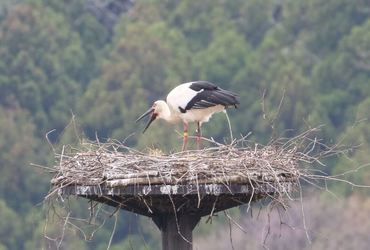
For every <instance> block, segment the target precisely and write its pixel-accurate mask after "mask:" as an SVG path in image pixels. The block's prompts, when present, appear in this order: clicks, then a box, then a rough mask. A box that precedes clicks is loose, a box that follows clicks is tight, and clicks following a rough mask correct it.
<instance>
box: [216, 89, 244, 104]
mask: <svg viewBox="0 0 370 250" xmlns="http://www.w3.org/2000/svg"><path fill="white" fill-rule="evenodd" d="M215 95H217V98H218V99H219V100H220V104H221V105H224V106H225V107H229V106H234V107H235V108H238V105H239V100H238V98H239V95H238V94H236V93H234V92H231V91H228V90H224V89H219V90H217V91H216V92H215Z"/></svg>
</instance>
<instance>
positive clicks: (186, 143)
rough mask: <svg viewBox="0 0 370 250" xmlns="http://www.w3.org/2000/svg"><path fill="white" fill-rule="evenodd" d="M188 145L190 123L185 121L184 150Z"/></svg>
mask: <svg viewBox="0 0 370 250" xmlns="http://www.w3.org/2000/svg"><path fill="white" fill-rule="evenodd" d="M187 146H188V124H187V123H185V122H184V139H183V143H182V151H185V150H186V148H187Z"/></svg>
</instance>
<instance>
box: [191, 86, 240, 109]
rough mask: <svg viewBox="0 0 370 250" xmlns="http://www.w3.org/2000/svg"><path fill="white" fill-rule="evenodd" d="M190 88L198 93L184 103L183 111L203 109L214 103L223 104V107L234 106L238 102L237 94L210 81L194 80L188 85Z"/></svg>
mask: <svg viewBox="0 0 370 250" xmlns="http://www.w3.org/2000/svg"><path fill="white" fill-rule="evenodd" d="M190 88H191V89H192V90H194V91H198V92H199V93H198V94H197V95H196V96H194V97H193V99H191V100H190V102H189V103H188V104H187V105H186V107H185V111H186V110H190V109H204V108H209V107H213V106H216V105H223V106H225V107H229V106H234V107H235V108H236V107H237V105H238V104H239V101H238V99H237V98H238V95H237V94H235V93H233V92H231V91H228V90H223V89H221V88H219V87H218V86H217V85H215V84H213V83H210V82H206V81H199V82H194V83H192V84H191V85H190Z"/></svg>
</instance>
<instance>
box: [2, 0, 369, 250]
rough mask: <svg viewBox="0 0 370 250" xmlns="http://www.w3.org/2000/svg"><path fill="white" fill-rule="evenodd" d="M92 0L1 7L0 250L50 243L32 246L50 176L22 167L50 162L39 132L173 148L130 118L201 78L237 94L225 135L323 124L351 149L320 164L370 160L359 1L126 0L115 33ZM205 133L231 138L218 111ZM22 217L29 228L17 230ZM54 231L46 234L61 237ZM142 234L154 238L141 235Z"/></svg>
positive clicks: (159, 128)
mask: <svg viewBox="0 0 370 250" xmlns="http://www.w3.org/2000/svg"><path fill="white" fill-rule="evenodd" d="M97 2H98V1H95V2H94V4H95V5H94V8H95V9H96V4H97ZM111 2H114V0H112V1H111ZM91 4H92V3H91V1H88V0H74V1H71V0H68V1H60V0H17V1H9V0H3V1H0V58H1V60H0V166H1V168H0V190H1V191H0V207H1V209H0V211H1V213H0V217H1V219H2V221H3V222H4V223H2V224H1V225H0V242H1V243H0V249H37V248H41V247H42V246H46V245H45V244H49V243H50V242H47V241H45V239H42V238H39V236H40V234H42V232H43V224H42V219H41V218H42V216H41V213H42V211H41V210H40V211H35V209H36V210H37V207H36V208H35V207H34V206H36V204H38V203H39V202H41V201H42V197H43V196H44V195H45V192H46V190H47V189H48V181H49V177H48V176H47V175H45V174H43V173H41V171H39V170H37V169H35V168H32V167H30V165H29V164H30V162H33V163H37V164H49V163H50V162H51V161H52V160H53V159H51V156H52V155H53V154H52V153H51V150H50V149H49V147H48V143H47V142H46V140H45V134H46V133H47V132H49V131H51V130H53V132H52V133H50V134H49V135H48V136H49V139H51V142H52V143H54V144H55V145H54V147H55V148H56V149H58V146H60V144H62V143H64V142H66V141H68V142H71V141H73V140H76V133H75V132H76V131H81V134H84V136H86V137H88V138H90V139H95V138H96V137H97V138H99V140H102V141H104V140H106V139H108V138H114V139H117V140H120V141H124V140H125V143H126V144H128V145H129V146H131V147H137V148H140V149H143V148H147V147H158V148H161V149H163V150H164V151H176V150H178V149H179V148H180V146H181V145H180V144H181V143H180V140H181V136H180V135H181V134H179V133H177V132H178V131H181V130H182V128H181V125H178V126H173V125H168V124H165V123H163V122H155V123H154V124H153V125H152V126H151V130H149V131H147V132H146V134H145V135H142V134H141V129H142V125H141V124H135V122H134V121H135V119H136V118H137V117H138V116H139V115H140V114H142V113H143V112H144V111H145V110H146V109H148V108H149V107H150V106H151V105H152V102H153V101H154V100H156V99H165V98H166V93H168V91H169V90H170V89H171V88H172V87H174V86H175V85H177V84H179V83H182V82H187V81H192V80H209V81H213V82H215V83H217V84H219V85H220V86H222V87H223V88H225V89H231V90H233V91H235V92H237V93H238V94H239V95H240V100H241V104H240V107H239V109H238V110H229V111H228V114H229V115H230V118H231V123H232V127H233V132H234V135H240V134H242V135H246V134H247V133H249V132H251V133H252V134H251V136H250V138H251V139H253V140H256V141H257V142H259V143H265V142H267V141H269V140H271V139H274V138H276V136H278V135H281V134H282V135H284V136H288V137H290V136H294V135H296V134H298V133H299V132H301V131H304V130H306V129H307V128H310V127H313V126H317V125H319V124H324V127H323V131H322V135H321V137H322V138H324V141H323V142H325V143H335V142H337V141H343V142H344V143H346V144H348V145H360V147H358V148H356V150H354V151H351V152H349V153H348V155H346V156H345V157H343V158H340V159H336V160H333V161H331V162H330V164H328V166H327V167H326V170H327V171H328V172H330V173H341V172H345V171H347V170H354V169H356V168H357V167H358V166H366V164H368V162H369V160H368V155H369V152H370V143H369V141H370V136H369V133H370V131H369V130H370V129H369V128H370V125H369V119H370V117H369V109H370V104H369V103H370V99H369V96H370V84H369V82H370V46H369V44H370V8H369V7H368V6H367V2H366V1H347V0H327V1H324V0H310V1H296V0H284V1H272V0H266V1H258V0H248V1H244V0H235V1H222V0H205V1H185V0H182V1H162V0H137V1H135V4H134V6H133V7H132V8H131V9H130V10H129V11H128V12H127V13H124V14H123V15H121V16H120V18H117V19H115V22H114V23H116V24H115V26H114V27H113V28H112V29H110V28H107V27H106V26H104V25H102V24H101V20H99V18H97V16H96V15H93V14H92V13H91V11H90V9H91V8H90V9H89V7H91V6H89V5H91ZM107 13H108V12H107ZM108 19H109V18H108ZM112 25H113V24H112ZM280 103H281V104H280ZM71 118H73V119H75V121H76V124H77V125H76V124H74V123H70V121H71ZM68 124H69V125H68ZM76 128H77V129H76ZM54 129H55V131H54ZM194 130H195V128H193V127H192V128H191V130H190V131H191V132H192V131H194ZM204 135H205V136H207V137H211V136H212V137H213V138H215V139H216V140H218V141H224V140H226V141H228V140H229V130H228V126H227V122H226V119H225V117H224V116H223V115H222V114H219V115H215V116H214V117H213V118H212V122H210V123H208V124H206V125H205V126H204ZM77 137H78V138H77V139H81V138H80V137H82V135H81V136H77ZM58 144H59V145H58ZM368 173H369V170H368V168H366V167H364V168H362V170H361V171H358V172H356V173H355V174H353V175H352V176H351V178H352V179H351V180H352V181H356V182H358V183H359V184H366V183H369V180H370V177H369V174H368ZM332 188H333V190H336V192H337V193H338V194H340V195H342V196H344V197H348V199H350V197H352V196H353V193H354V192H356V193H357V190H352V189H350V188H348V186H341V185H337V186H335V187H332ZM360 193H361V195H363V197H367V196H368V195H369V192H366V191H362V192H360ZM352 201H353V202H357V200H356V199H354V200H352ZM79 209H81V210H82V209H83V206H81V208H79ZM77 210H78V209H77ZM120 218H121V219H120V220H125V219H127V217H126V215H125V216H121V217H120ZM23 221H26V223H27V224H30V225H32V227H34V228H35V230H34V231H30V230H26V229H25V228H23V227H22V223H23ZM134 221H136V220H134ZM137 223H138V222H137V221H136V222H134V223H133V224H134V225H133V228H134V230H136V229H137V227H136V226H137ZM124 224H125V223H123V222H122V223H118V227H117V231H118V232H120V236H119V237H118V236H117V238H114V240H113V242H112V244H113V245H112V248H113V249H114V248H115V247H116V248H118V246H119V245H120V244H127V247H129V246H130V244H131V243H132V244H135V242H139V241H140V239H139V238H137V237H136V236H135V235H133V236H132V237H131V240H129V239H128V238H127V237H126V236H127V235H129V234H135V232H129V231H127V230H126V228H125V225H124ZM107 225H108V226H107V227H109V226H112V224H107ZM60 227H61V225H54V227H51V228H52V231H53V230H55V231H53V232H59V231H58V230H59V229H60ZM7 228H9V230H7ZM110 230H111V227H110V228H109V229H107V228H104V229H103V231H102V234H101V235H99V236H98V238H99V242H103V241H104V244H99V242H98V241H94V242H91V243H81V241H80V240H79V239H80V238H79V237H80V235H78V234H76V233H75V232H71V233H70V234H68V236H67V237H69V238H68V239H70V241H71V243H70V244H71V245H69V246H63V247H65V248H70V249H72V248H75V249H77V248H80V249H84V248H92V249H104V248H106V243H107V242H108V239H109V237H110V232H111V231H110ZM144 234H145V237H148V238H150V239H148V242H151V241H150V240H151V237H152V236H151V235H150V233H147V232H144ZM118 238H119V239H118ZM154 238H155V237H154ZM72 239H73V240H72ZM121 241H122V242H121ZM130 241H131V243H130ZM45 242H47V243H45ZM151 243H152V242H151ZM153 244H154V243H153ZM317 244H319V243H317ZM125 246H126V245H125ZM135 246H136V245H135ZM315 246H316V245H315ZM317 246H320V247H321V246H322V245H317ZM138 247H142V246H138ZM144 249H145V247H144Z"/></svg>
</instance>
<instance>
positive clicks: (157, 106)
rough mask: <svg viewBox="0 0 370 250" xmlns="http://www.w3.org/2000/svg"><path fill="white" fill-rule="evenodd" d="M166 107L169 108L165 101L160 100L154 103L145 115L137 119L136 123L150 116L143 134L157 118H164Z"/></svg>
mask: <svg viewBox="0 0 370 250" xmlns="http://www.w3.org/2000/svg"><path fill="white" fill-rule="evenodd" d="M165 107H167V103H166V102H165V101H162V100H159V101H155V102H154V103H153V106H152V107H151V108H150V109H148V110H147V111H146V112H145V113H144V114H142V115H141V116H140V117H139V118H137V120H136V122H138V121H140V120H141V119H143V118H144V117H146V116H148V115H150V119H149V121H148V123H147V124H146V126H145V128H144V131H143V133H144V132H145V131H146V130H147V128H149V126H150V124H151V123H152V122H153V121H154V120H155V119H157V118H163V117H162V116H163V112H164V109H165Z"/></svg>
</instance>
